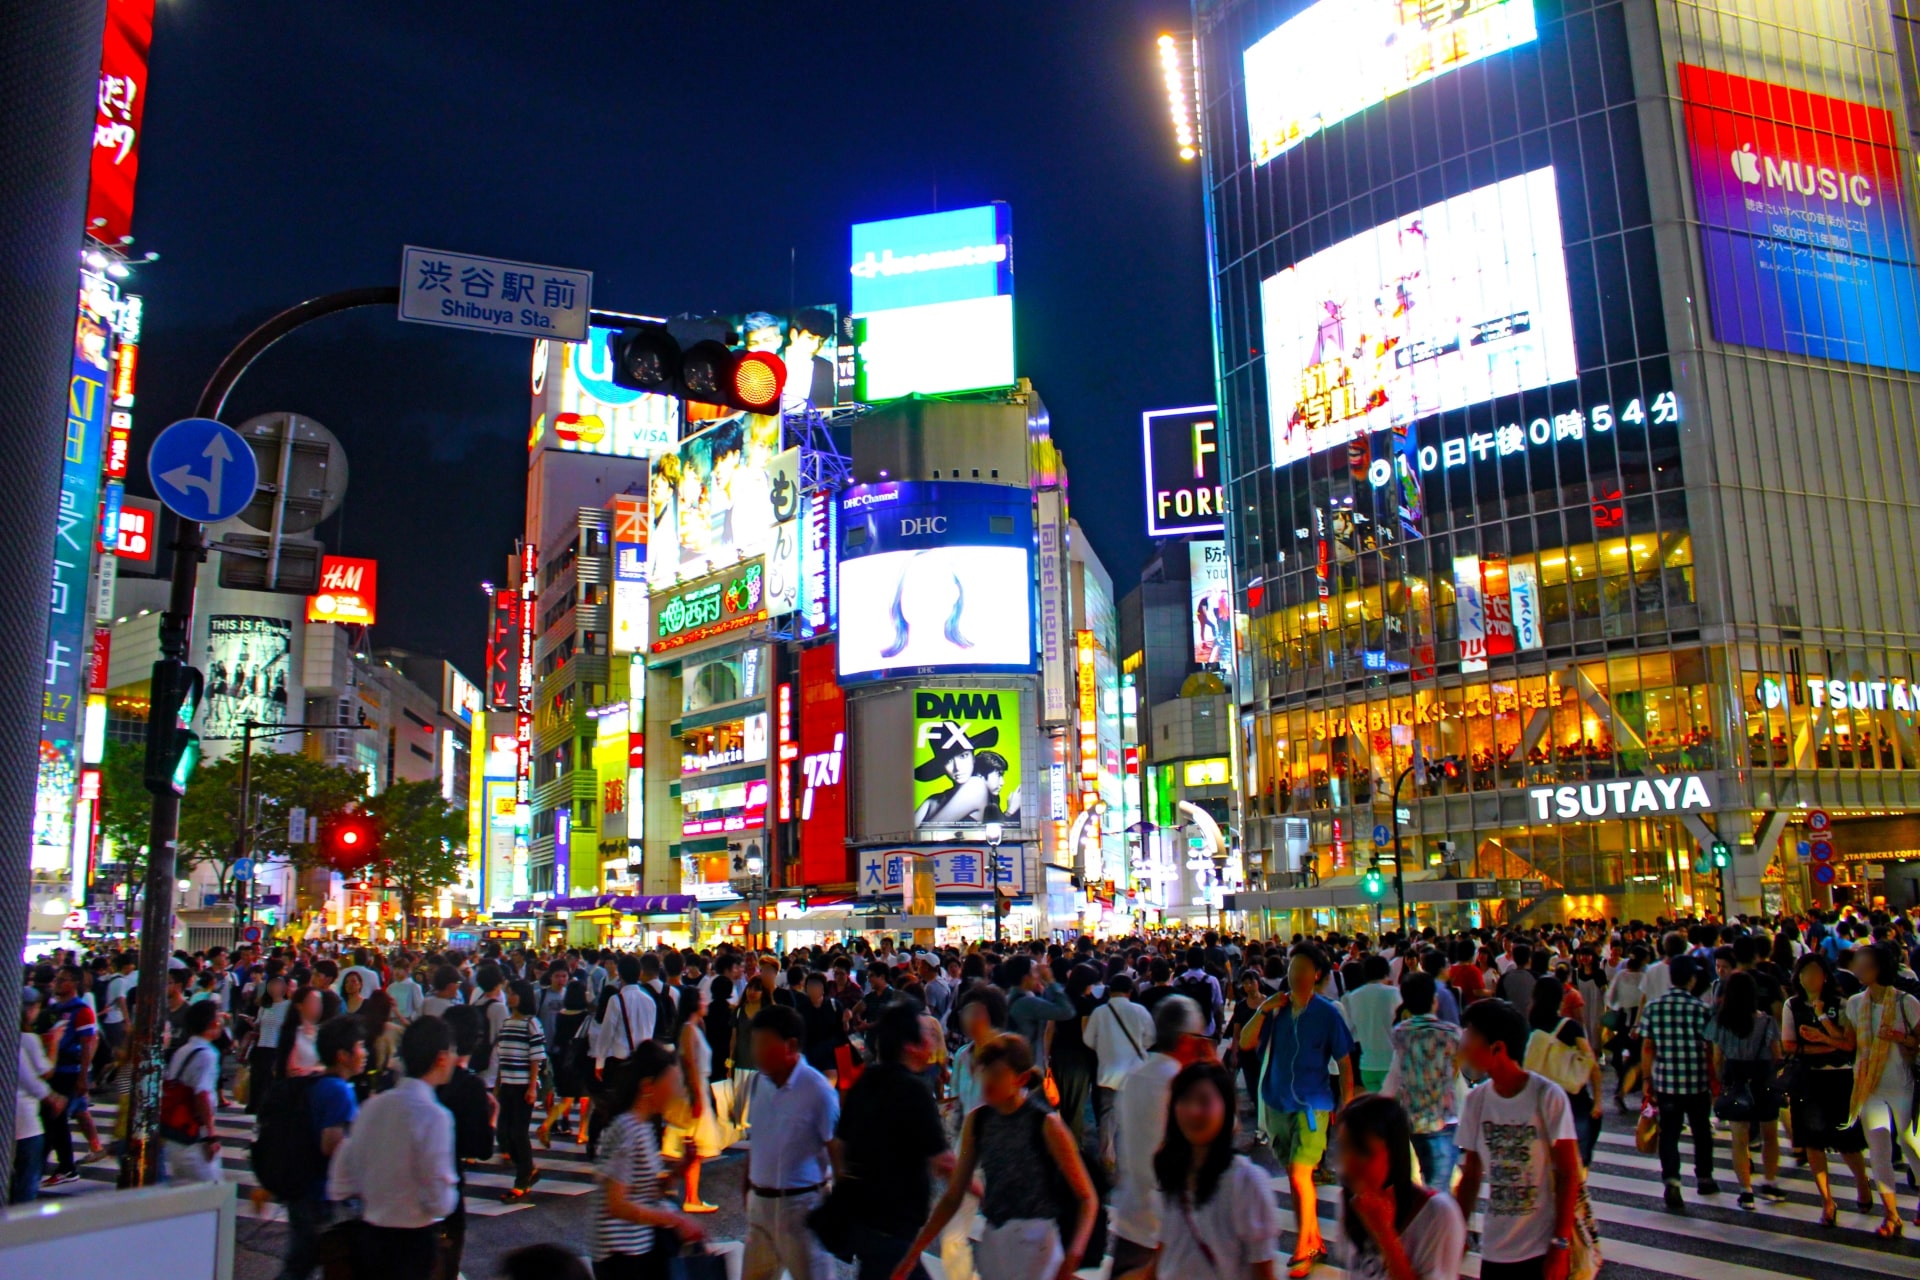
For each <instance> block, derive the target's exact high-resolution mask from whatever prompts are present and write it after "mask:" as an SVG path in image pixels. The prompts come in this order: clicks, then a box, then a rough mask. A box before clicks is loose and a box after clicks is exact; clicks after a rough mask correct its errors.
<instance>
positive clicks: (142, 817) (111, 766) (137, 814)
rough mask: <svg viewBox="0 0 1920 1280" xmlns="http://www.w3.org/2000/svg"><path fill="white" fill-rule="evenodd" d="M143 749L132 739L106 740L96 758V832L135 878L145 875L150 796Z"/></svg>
mask: <svg viewBox="0 0 1920 1280" xmlns="http://www.w3.org/2000/svg"><path fill="white" fill-rule="evenodd" d="M146 761H147V749H146V747H145V746H144V745H142V744H140V743H134V742H111V741H110V742H108V743H107V749H106V754H105V755H104V756H103V757H102V758H101V761H100V832H101V834H102V835H103V836H105V837H106V838H107V839H109V840H111V841H112V842H113V850H114V859H115V860H116V861H118V862H122V863H125V864H126V866H127V874H128V875H129V876H130V877H131V878H133V879H135V880H136V881H137V880H138V879H139V878H140V877H141V876H143V875H145V874H146V869H147V858H146V854H145V852H144V850H145V849H146V846H147V827H148V824H149V823H150V822H151V821H152V820H153V795H152V793H151V792H149V791H148V790H147V785H146V781H145V770H146Z"/></svg>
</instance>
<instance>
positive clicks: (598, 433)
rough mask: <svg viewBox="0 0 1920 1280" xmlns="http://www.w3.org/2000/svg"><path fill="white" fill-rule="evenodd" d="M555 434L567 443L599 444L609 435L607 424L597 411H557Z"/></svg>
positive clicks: (554, 424)
mask: <svg viewBox="0 0 1920 1280" xmlns="http://www.w3.org/2000/svg"><path fill="white" fill-rule="evenodd" d="M553 434H554V435H555V436H556V437H557V438H558V439H560V440H561V441H562V442H563V443H566V444H599V443H600V442H601V441H602V440H604V439H606V437H607V424H606V423H605V422H604V421H602V420H601V418H600V415H599V414H597V413H556V414H555V415H554V416H553Z"/></svg>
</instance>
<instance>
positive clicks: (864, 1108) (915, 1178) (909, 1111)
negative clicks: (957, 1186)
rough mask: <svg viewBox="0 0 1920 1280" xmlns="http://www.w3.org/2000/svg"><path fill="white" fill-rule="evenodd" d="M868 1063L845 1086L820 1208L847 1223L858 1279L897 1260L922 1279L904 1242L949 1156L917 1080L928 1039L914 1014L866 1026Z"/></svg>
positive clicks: (894, 1012) (878, 1276) (905, 1011)
mask: <svg viewBox="0 0 1920 1280" xmlns="http://www.w3.org/2000/svg"><path fill="white" fill-rule="evenodd" d="M871 1034H872V1039H873V1045H874V1056H875V1059H876V1060H875V1062H874V1064H873V1065H872V1066H870V1067H868V1068H867V1069H866V1070H865V1071H862V1072H861V1073H860V1079H859V1080H857V1081H855V1082H854V1084H853V1087H852V1088H850V1089H848V1090H847V1093H846V1097H845V1100H844V1102H843V1104H842V1106H841V1108H840V1118H839V1121H838V1123H837V1124H836V1126H835V1129H834V1136H833V1150H834V1157H835V1158H834V1164H835V1167H836V1168H837V1169H838V1170H839V1180H838V1181H836V1183H835V1184H834V1190H833V1195H832V1197H831V1199H830V1201H829V1203H828V1206H827V1208H826V1209H825V1210H823V1212H824V1213H828V1214H830V1215H832V1216H834V1217H838V1218H840V1219H841V1220H842V1222H843V1223H844V1225H845V1226H846V1228H847V1236H848V1238H847V1240H846V1242H845V1245H846V1252H843V1253H842V1255H841V1256H843V1257H844V1256H846V1254H847V1253H848V1252H850V1253H851V1254H852V1255H853V1257H854V1258H855V1260H857V1261H858V1263H859V1266H860V1276H861V1278H862V1280H884V1278H885V1277H886V1276H888V1275H889V1274H891V1273H892V1272H893V1269H894V1267H895V1266H896V1265H897V1264H899V1263H900V1262H901V1261H902V1260H903V1259H906V1260H910V1261H911V1262H912V1263H913V1266H912V1268H911V1274H912V1275H913V1276H914V1277H915V1280H925V1277H926V1274H927V1273H926V1269H925V1268H924V1267H922V1266H920V1265H919V1255H918V1254H913V1255H908V1254H906V1253H905V1250H906V1247H907V1242H908V1241H909V1240H911V1239H912V1238H913V1233H914V1231H915V1230H916V1229H918V1227H919V1226H920V1224H921V1223H922V1222H923V1221H925V1219H926V1216H927V1206H928V1205H929V1204H931V1203H932V1202H933V1179H934V1175H935V1174H936V1173H941V1174H944V1173H945V1172H946V1170H947V1169H948V1168H950V1167H951V1166H952V1160H951V1159H946V1160H943V1159H942V1157H943V1156H946V1154H947V1134H946V1129H945V1127H944V1126H943V1125H942V1124H941V1122H940V1108H939V1106H938V1104H936V1103H935V1101H934V1098H933V1094H932V1092H931V1091H929V1090H928V1089H927V1087H926V1084H925V1082H924V1081H923V1080H922V1079H921V1078H920V1072H921V1071H923V1070H924V1069H925V1068H926V1065H927V1062H928V1061H929V1059H930V1058H931V1056H932V1051H933V1047H934V1046H933V1043H932V1037H930V1036H929V1035H928V1034H927V1032H926V1030H925V1027H924V1025H923V1024H922V1023H921V1021H920V1015H919V1013H918V1012H917V1011H916V1010H914V1009H912V1008H909V1007H906V1006H904V1005H894V1006H893V1007H891V1008H889V1009H888V1010H887V1011H886V1012H885V1013H883V1014H881V1015H880V1020H879V1022H878V1023H877V1024H876V1025H875V1026H874V1028H873V1031H872V1033H871Z"/></svg>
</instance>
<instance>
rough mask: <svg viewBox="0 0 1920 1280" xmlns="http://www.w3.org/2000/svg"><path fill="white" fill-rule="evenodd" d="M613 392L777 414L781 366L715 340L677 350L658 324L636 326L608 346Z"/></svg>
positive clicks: (768, 356) (771, 357)
mask: <svg viewBox="0 0 1920 1280" xmlns="http://www.w3.org/2000/svg"><path fill="white" fill-rule="evenodd" d="M608 351H609V353H610V354H611V355H612V357H613V382H614V385H615V386H621V387H626V388H628V389H629V390H633V391H651V392H653V393H654V394H656V395H673V396H684V397H686V398H687V399H689V400H696V401H698V402H700V403H701V404H712V405H720V406H722V407H723V408H727V409H734V410H741V411H744V412H746V413H778V412H780V392H781V390H782V389H783V388H784V387H785V386H786V385H787V366H786V362H785V361H783V360H781V359H780V357H779V356H777V355H775V354H774V353H773V352H771V351H746V352H736V351H734V350H733V349H732V348H731V347H729V346H727V344H726V343H724V342H721V341H719V340H718V339H717V338H706V339H704V340H702V341H699V342H695V343H693V344H692V345H690V346H688V347H686V348H685V349H684V350H683V349H682V348H681V345H680V341H679V339H677V338H675V337H674V336H673V334H672V332H670V331H669V330H668V328H667V326H666V325H663V324H643V325H636V326H634V327H633V328H631V329H623V330H621V331H620V332H619V333H617V334H615V335H614V336H613V337H612V338H611V339H609V340H608Z"/></svg>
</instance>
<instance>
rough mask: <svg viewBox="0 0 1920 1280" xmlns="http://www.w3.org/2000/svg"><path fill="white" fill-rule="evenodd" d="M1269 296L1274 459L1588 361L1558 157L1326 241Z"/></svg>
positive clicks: (1535, 382)
mask: <svg viewBox="0 0 1920 1280" xmlns="http://www.w3.org/2000/svg"><path fill="white" fill-rule="evenodd" d="M1260 306H1261V312H1262V320H1263V323H1264V326H1265V335H1266V352H1265V355H1266V363H1267V399H1268V410H1269V414H1270V421H1271V430H1272V438H1273V465H1274V466H1276V467H1279V466H1285V465H1286V464H1288V463H1290V462H1295V461H1297V460H1299V459H1301V458H1304V457H1306V456H1308V455H1309V454H1314V453H1318V452H1320V451H1321V450H1323V449H1330V448H1333V447H1334V446H1336V445H1342V444H1345V443H1347V442H1348V441H1349V440H1351V439H1353V438H1354V437H1355V436H1358V435H1361V434H1363V433H1365V432H1369V431H1379V430H1383V429H1385V428H1388V427H1401V426H1405V425H1407V424H1409V423H1412V422H1413V421H1414V420H1416V419H1418V418H1423V417H1426V416H1427V415H1429V414H1434V413H1439V412H1442V411H1444V410H1447V409H1459V408H1463V407H1464V406H1466V405H1470V404H1478V403H1479V402H1481V401H1483V400H1490V399H1492V398H1493V397H1495V396H1500V395H1510V394H1513V393H1515V392H1520V391H1526V390H1529V389H1531V388H1533V387H1542V386H1547V385H1549V384H1551V383H1555V382H1564V381H1567V380H1570V379H1572V378H1573V377H1574V376H1575V374H1576V372H1577V366H1576V360H1575V355H1574V347H1573V319H1572V315H1571V313H1570V311H1569V307H1568V301H1567V268H1566V259H1565V256H1564V255H1563V253H1562V250H1561V246H1560V202H1559V198H1558V195H1557V194H1556V191H1555V188H1554V174H1553V170H1552V169H1551V168H1546V169H1536V170H1534V171H1533V172H1531V173H1527V174H1523V175H1521V176H1520V177H1516V178H1509V179H1507V180H1506V181H1504V182H1496V183H1493V184H1491V185H1489V186H1484V187H1479V188H1476V189H1475V190H1472V191H1469V192H1467V193H1466V194H1464V195H1459V196H1455V197H1453V198H1452V199H1450V200H1443V201H1441V202H1440V203H1438V204H1433V205H1428V206H1427V207H1426V208H1424V209H1421V210H1419V211H1418V212H1415V213H1410V214H1407V215H1406V216H1405V217H1402V218H1397V219H1395V220H1394V221H1392V222H1388V223H1383V224H1381V225H1380V226H1377V227H1375V228H1373V229H1372V230H1371V231H1365V232H1362V233H1361V234H1359V235H1357V236H1354V237H1352V238H1350V239H1347V240H1343V241H1341V242H1340V243H1338V244H1335V245H1332V246H1331V247H1329V248H1326V249H1322V250H1321V251H1320V252H1319V253H1316V254H1314V255H1312V256H1311V257H1309V258H1306V259H1305V260H1303V261H1301V262H1297V263H1295V264H1294V265H1293V266H1290V267H1288V268H1286V269H1285V270H1283V271H1280V272H1279V273H1278V274H1276V275H1272V276H1269V277H1267V279H1266V280H1264V281H1262V282H1261V285H1260Z"/></svg>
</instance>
